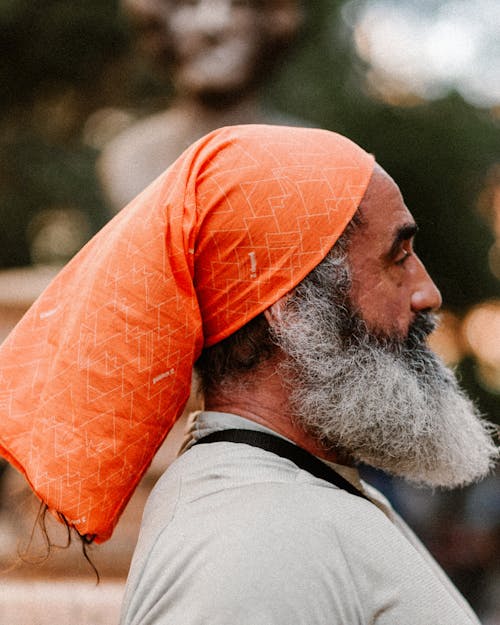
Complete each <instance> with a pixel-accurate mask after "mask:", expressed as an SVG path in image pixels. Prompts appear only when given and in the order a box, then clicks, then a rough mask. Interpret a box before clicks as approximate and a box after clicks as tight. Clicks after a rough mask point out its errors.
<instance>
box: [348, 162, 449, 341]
mask: <svg viewBox="0 0 500 625" xmlns="http://www.w3.org/2000/svg"><path fill="white" fill-rule="evenodd" d="M360 210H361V215H362V221H363V223H362V226H361V227H360V228H358V229H357V230H355V231H354V232H353V235H352V237H351V243H350V246H349V265H350V267H351V272H352V290H351V294H350V299H351V301H352V302H353V303H354V304H355V305H356V307H357V308H358V309H359V311H360V313H361V315H362V317H363V319H364V321H365V322H366V324H367V327H368V328H369V329H371V330H374V331H378V332H381V333H392V334H396V335H398V336H400V337H405V336H406V334H407V332H408V328H409V327H410V324H411V321H412V320H413V318H414V317H415V315H416V314H417V313H419V312H422V311H427V310H437V309H438V308H439V307H440V306H441V295H440V293H439V291H438V289H437V288H436V286H435V284H434V283H433V282H432V280H431V279H430V277H429V275H428V273H427V271H426V270H425V267H424V266H423V264H422V262H421V261H420V259H419V258H418V256H417V255H416V254H415V252H414V250H413V238H414V236H415V234H416V230H417V228H416V225H415V222H414V220H413V218H412V216H411V214H410V212H409V211H408V209H407V208H406V206H405V204H404V201H403V198H402V196H401V193H400V191H399V189H398V187H397V185H396V184H395V183H394V181H393V180H392V178H390V176H389V175H388V174H386V173H385V172H384V170H383V169H382V168H380V167H379V166H376V168H375V171H374V174H373V177H372V179H371V181H370V184H369V186H368V189H367V191H366V194H365V197H364V199H363V201H362V202H361V205H360Z"/></svg>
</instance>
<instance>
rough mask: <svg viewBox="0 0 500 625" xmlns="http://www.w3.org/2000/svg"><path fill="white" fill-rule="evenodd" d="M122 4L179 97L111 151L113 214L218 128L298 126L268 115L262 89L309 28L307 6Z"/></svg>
mask: <svg viewBox="0 0 500 625" xmlns="http://www.w3.org/2000/svg"><path fill="white" fill-rule="evenodd" d="M122 3H123V6H124V9H125V11H126V12H127V14H128V15H129V17H130V18H131V20H132V23H133V25H134V26H135V30H136V33H137V43H138V46H139V50H140V51H141V52H142V53H143V54H144V55H146V56H147V57H148V58H149V59H151V60H152V61H153V62H154V65H155V66H156V68H157V69H158V70H160V72H161V75H162V76H164V77H165V79H166V80H169V81H171V82H172V84H173V87H174V93H175V95H174V98H173V101H172V102H171V104H170V107H169V108H168V109H167V110H165V111H162V112H159V113H156V114H154V115H151V116H149V117H146V118H144V119H142V120H140V121H137V122H135V123H133V124H132V125H131V126H129V127H128V128H127V129H126V130H124V131H123V132H122V133H121V134H119V135H118V136H116V137H115V138H114V139H113V140H111V141H110V142H109V143H108V144H107V146H106V147H105V148H104V151H103V153H102V155H101V159H100V162H99V175H100V178H101V181H102V184H103V188H104V191H105V193H106V196H107V198H108V201H109V203H110V205H111V207H112V208H113V210H114V211H118V210H120V209H121V208H122V207H123V206H124V205H125V204H127V203H128V202H129V201H130V200H131V199H132V198H133V197H135V196H136V195H137V194H138V193H139V192H140V191H141V190H142V189H144V188H145V187H146V186H147V185H148V184H149V183H150V182H151V181H152V180H154V178H156V177H157V176H158V175H159V174H160V173H162V171H163V170H164V169H165V168H166V167H167V166H168V165H170V163H172V162H173V161H174V160H175V159H176V158H177V156H178V155H179V154H180V153H181V152H182V151H183V150H184V149H185V148H186V147H187V146H188V145H190V144H191V143H192V142H193V141H195V140H196V139H198V138H199V137H201V136H203V135H204V134H206V133H207V132H209V131H211V130H213V129H215V128H218V127H220V126H226V125H232V124H236V123H274V124H277V123H278V124H279V123H281V124H289V125H294V124H297V123H298V122H297V120H294V119H292V118H287V117H286V116H284V115H281V114H279V113H276V112H272V111H269V110H264V109H263V108H262V107H261V105H260V103H259V98H258V87H259V85H260V83H261V82H262V81H263V79H265V78H267V77H268V76H269V71H270V69H271V68H272V67H273V66H274V65H275V64H276V62H277V61H278V60H279V59H281V56H282V54H283V53H284V52H285V51H286V49H287V48H289V45H290V43H291V42H292V41H293V40H294V38H295V35H296V34H297V32H298V29H299V27H300V26H301V24H302V18H303V14H302V9H301V3H300V0H267V1H263V0H122ZM301 124H302V125H303V122H301Z"/></svg>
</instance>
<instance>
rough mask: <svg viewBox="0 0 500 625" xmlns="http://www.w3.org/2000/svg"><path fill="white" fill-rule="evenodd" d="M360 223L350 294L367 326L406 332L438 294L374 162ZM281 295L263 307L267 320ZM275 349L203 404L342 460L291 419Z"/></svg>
mask: <svg viewBox="0 0 500 625" xmlns="http://www.w3.org/2000/svg"><path fill="white" fill-rule="evenodd" d="M360 208H361V214H362V220H363V222H362V225H361V226H360V227H359V229H358V230H355V231H354V233H353V235H352V238H351V243H350V247H349V252H348V259H349V262H350V265H351V271H352V280H353V286H352V291H351V299H352V302H353V304H354V305H355V306H357V308H358V310H359V312H360V314H361V315H362V316H363V318H364V319H365V321H366V323H367V326H368V327H369V328H370V329H373V330H378V331H381V332H384V333H390V332H393V331H394V330H397V332H398V333H399V334H401V335H406V333H407V331H408V328H409V325H410V323H411V322H412V320H413V319H414V316H415V314H416V313H417V312H421V311H431V310H436V309H438V308H439V307H440V305H441V296H440V293H439V291H438V289H437V287H436V286H435V284H434V282H433V281H432V280H431V278H430V277H429V275H428V273H427V271H426V270H425V268H424V266H423V264H422V262H421V261H420V259H419V258H418V257H417V256H416V254H415V252H414V251H413V235H414V232H415V222H414V220H413V218H412V216H411V213H410V212H409V210H408V209H407V207H406V206H405V204H404V202H403V199H402V196H401V193H400V191H399V189H398V187H397V185H396V184H395V183H394V181H393V180H392V178H390V176H389V175H388V174H386V173H385V172H384V171H383V170H382V168H380V167H378V166H377V167H376V169H375V171H374V174H373V176H372V179H371V181H370V184H369V186H368V189H367V191H366V194H365V197H364V198H363V201H362V203H361V207H360ZM284 299H286V298H282V299H281V300H278V302H276V303H275V304H273V306H271V307H270V308H269V309H268V310H267V311H266V316H267V318H268V320H269V321H270V323H272V319H273V317H274V316H275V315H279V311H280V308H281V307H282V305H283V302H284ZM279 361H280V355H279V354H278V355H277V356H276V357H275V358H274V360H273V359H271V360H269V361H266V362H265V363H263V365H262V367H260V368H259V370H258V371H257V373H256V375H257V378H256V379H255V383H254V384H252V386H251V387H249V388H248V389H245V388H243V389H241V388H238V391H237V393H234V395H233V394H232V392H231V391H230V390H226V391H224V392H218V393H217V396H207V397H206V398H205V408H206V409H207V410H219V411H222V412H231V413H234V414H238V415H241V416H243V417H246V418H248V419H252V420H253V421H256V422H257V423H260V424H262V425H265V426H267V427H269V428H271V429H273V430H275V431H276V432H278V433H279V434H282V435H284V436H286V437H288V438H290V439H291V440H293V441H294V442H295V443H297V444H298V445H300V446H301V447H303V448H305V449H307V450H308V451H310V452H312V453H314V454H316V455H318V456H320V457H323V458H325V459H327V460H330V461H333V462H343V463H345V462H346V461H348V459H346V458H345V457H339V454H338V452H336V451H335V450H329V451H325V450H324V449H323V448H322V447H321V446H320V445H319V444H318V443H317V442H316V441H315V440H314V438H313V437H311V436H310V435H308V434H307V433H305V432H304V431H303V430H302V429H300V428H298V427H297V426H296V425H295V424H294V421H293V419H292V409H291V407H290V405H289V402H288V397H287V391H286V390H285V388H286V385H284V384H283V380H282V378H281V374H280V373H279V368H278V365H279Z"/></svg>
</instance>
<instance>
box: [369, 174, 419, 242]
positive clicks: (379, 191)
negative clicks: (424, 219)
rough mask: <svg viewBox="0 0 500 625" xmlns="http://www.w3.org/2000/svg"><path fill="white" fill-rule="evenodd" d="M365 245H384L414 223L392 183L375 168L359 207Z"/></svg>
mask: <svg viewBox="0 0 500 625" xmlns="http://www.w3.org/2000/svg"><path fill="white" fill-rule="evenodd" d="M359 209H360V213H361V219H362V224H363V227H362V228H361V230H362V235H363V238H364V240H365V242H366V243H368V242H370V243H372V244H379V245H383V244H384V243H386V242H387V241H388V240H389V241H390V240H392V237H393V235H394V234H395V233H396V232H397V231H398V230H399V229H400V228H401V227H404V226H410V225H414V224H415V220H414V219H413V217H412V214H411V213H410V211H409V210H408V208H407V206H406V204H405V203H404V200H403V196H402V195H401V191H400V190H399V187H398V186H397V184H396V183H395V182H394V180H393V179H392V178H391V177H390V176H389V174H387V173H386V172H385V171H384V170H383V169H382V168H381V167H380V165H376V166H375V169H374V171H373V175H372V177H371V179H370V183H369V184H368V187H367V189H366V192H365V195H364V197H363V199H362V201H361V203H360V206H359Z"/></svg>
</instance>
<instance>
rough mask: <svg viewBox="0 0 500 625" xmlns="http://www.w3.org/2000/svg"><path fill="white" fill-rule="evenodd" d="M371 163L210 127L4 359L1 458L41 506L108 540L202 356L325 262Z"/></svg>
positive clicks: (61, 284) (43, 304)
mask: <svg viewBox="0 0 500 625" xmlns="http://www.w3.org/2000/svg"><path fill="white" fill-rule="evenodd" d="M373 163H374V161H373V157H372V156H370V155H368V154H367V153H366V152H364V151H363V150H362V149H361V148H359V147H358V146H356V145H355V144H354V143H352V142H351V141H349V140H348V139H346V138H344V137H341V136H339V135H337V134H334V133H331V132H327V131H324V130H317V129H304V128H286V127H274V126H236V127H229V128H223V129H220V130H216V131H215V132H213V133H211V134H209V135H207V136H206V137H204V138H203V139H201V140H199V141H198V142H197V143H195V144H194V145H192V146H191V147H190V148H188V149H187V150H186V151H185V152H184V153H183V154H182V155H181V156H180V157H179V158H178V160H177V161H176V162H175V163H174V164H173V165H172V166H171V167H170V168H169V169H167V171H166V172H165V173H164V174H163V175H162V176H160V177H159V178H158V179H157V180H155V181H154V182H153V183H152V184H151V185H150V186H149V187H148V188H147V189H146V190H145V191H144V192H143V193H142V194H140V195H139V196H138V197H137V198H136V199H135V200H134V201H133V202H131V203H130V204H129V205H128V206H127V207H126V208H125V209H124V210H123V211H122V212H121V213H119V214H118V215H117V216H116V217H115V218H114V219H113V220H112V221H110V222H109V223H108V224H107V225H106V226H105V227H104V228H103V229H102V230H101V231H100V232H99V233H98V234H97V235H96V236H95V237H94V238H93V239H92V240H91V241H90V242H89V243H88V244H87V245H86V246H85V247H84V248H83V249H82V250H81V251H80V252H79V254H77V255H76V256H75V258H73V260H72V261H71V262H70V263H69V264H68V265H67V266H66V267H65V268H64V269H63V270H62V271H61V273H60V274H59V275H58V276H57V277H56V279H55V280H54V281H53V282H52V284H51V285H50V286H49V287H48V288H47V289H46V290H45V292H44V293H43V294H42V295H41V296H40V297H39V299H38V300H37V301H36V302H35V303H34V304H33V306H32V307H31V308H30V310H29V311H28V312H27V313H26V315H25V316H24V318H23V319H22V320H21V321H20V323H19V324H18V325H17V327H16V328H15V329H14V331H13V332H12V333H11V335H10V336H9V337H8V339H7V340H6V341H5V343H4V344H3V345H2V347H1V349H0V452H1V453H2V455H4V456H5V457H6V458H7V459H8V460H9V461H10V462H11V463H12V464H13V465H14V466H15V467H16V468H17V469H19V470H20V471H21V472H22V473H23V474H24V475H25V476H26V478H27V480H28V481H29V483H30V485H31V487H32V488H33V490H34V491H35V493H36V494H37V495H38V496H39V497H40V499H42V500H43V501H44V502H45V503H46V504H47V505H48V507H49V509H50V510H51V511H53V512H59V513H61V514H63V515H64V516H65V518H66V519H67V520H68V522H69V523H70V524H71V525H72V526H74V527H75V528H76V529H77V530H78V532H79V533H80V534H82V535H87V536H88V537H93V538H95V539H96V541H97V542H101V541H104V540H106V539H107V538H109V537H110V535H111V533H112V531H113V528H114V526H115V525H116V523H117V521H118V518H119V516H120V513H121V512H122V510H123V508H124V507H125V505H126V503H127V502H128V500H129V498H130V496H131V495H132V493H133V491H134V489H135V487H136V486H137V483H138V482H139V480H140V478H141V477H142V475H143V474H144V472H145V471H146V469H147V467H148V466H149V464H150V462H151V460H152V458H153V456H154V454H155V452H156V451H157V449H158V447H159V446H160V444H161V443H162V441H163V439H164V438H165V436H166V435H167V433H168V431H169V430H170V428H171V427H172V425H173V423H174V422H175V420H176V419H177V418H178V416H179V415H180V414H181V413H182V410H183V408H184V405H185V403H186V401H187V398H188V396H189V389H190V380H191V371H192V367H193V363H194V362H195V360H196V359H197V357H198V356H199V354H200V351H201V349H202V347H203V346H209V345H212V344H214V343H216V342H217V341H220V340H221V339H223V338H225V337H227V336H229V335H230V334H231V333H233V332H234V331H235V330H237V329H238V328H240V327H241V326H243V325H244V324H245V323H246V322H247V321H249V320H250V319H252V318H253V317H255V316H256V315H257V314H259V313H260V312H262V311H263V310H265V309H266V308H267V307H269V306H270V305H271V304H273V303H274V302H275V301H276V300H278V299H279V298H280V297H281V296H282V295H284V294H285V293H287V292H288V291H290V290H291V289H293V287H295V286H296V285H297V284H298V283H299V282H300V281H301V280H302V278H304V277H305V276H306V274H307V273H308V272H309V271H311V269H313V268H314V267H315V266H316V265H317V264H318V263H319V262H320V261H321V260H322V259H323V258H324V257H325V255H326V254H327V252H328V251H329V250H330V248H331V247H332V246H333V244H334V243H335V241H336V240H337V239H338V237H339V236H340V235H341V233H342V232H343V230H344V228H345V227H346V225H347V224H348V223H349V221H350V219H351V217H352V215H353V214H354V212H355V211H356V209H357V207H358V205H359V203H360V201H361V198H362V197H363V194H364V192H365V189H366V187H367V184H368V182H369V179H370V176H371V173H372V170H373Z"/></svg>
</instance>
